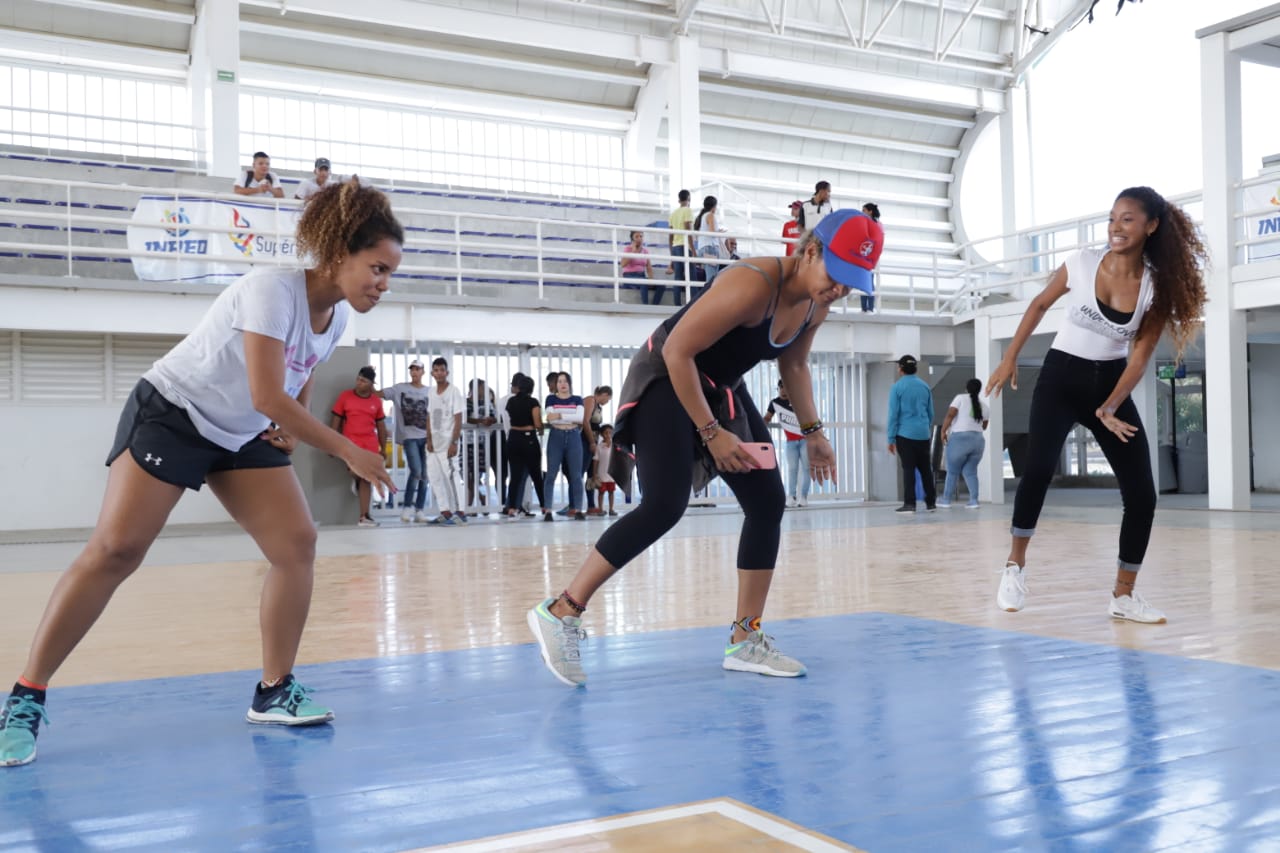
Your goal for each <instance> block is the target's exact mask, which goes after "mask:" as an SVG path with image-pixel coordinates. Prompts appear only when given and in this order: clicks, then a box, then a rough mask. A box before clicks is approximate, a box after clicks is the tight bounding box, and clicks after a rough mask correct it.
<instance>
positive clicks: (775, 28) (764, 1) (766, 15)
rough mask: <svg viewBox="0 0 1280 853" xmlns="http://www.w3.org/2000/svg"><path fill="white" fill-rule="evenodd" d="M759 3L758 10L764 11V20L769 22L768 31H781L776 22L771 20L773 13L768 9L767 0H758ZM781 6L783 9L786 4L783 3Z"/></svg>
mask: <svg viewBox="0 0 1280 853" xmlns="http://www.w3.org/2000/svg"><path fill="white" fill-rule="evenodd" d="M782 2H783V3H784V4H785V3H786V2H787V0H782ZM759 3H760V10H761V11H762V12H764V19H765V22H766V23H768V24H769V31H770V32H771V33H773V34H774V35H777V34H778V33H780V32H782V30H781V29H779V28H778V24H777V22H776V21H774V20H773V13H772V12H770V11H769V0H759ZM783 8H784V9H785V8H786V6H785V5H784V6H783Z"/></svg>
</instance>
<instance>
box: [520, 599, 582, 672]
mask: <svg viewBox="0 0 1280 853" xmlns="http://www.w3.org/2000/svg"><path fill="white" fill-rule="evenodd" d="M555 603H556V600H555V599H554V598H548V599H547V600H546V601H544V602H542V603H541V604H539V605H538V606H537V607H535V608H533V609H532V610H530V611H529V615H528V620H529V630H530V631H532V632H533V637H534V639H535V640H537V641H538V649H539V651H541V652H542V662H543V663H545V664H546V665H547V669H549V670H551V674H552V675H554V676H555V677H556V678H558V679H560V680H561V681H563V682H564V683H565V684H567V685H569V686H570V687H578V686H580V685H583V684H586V683H587V674H586V673H585V672H583V671H582V655H581V653H580V652H579V649H578V644H579V643H580V642H581V641H583V640H585V639H586V638H587V632H586V631H584V630H582V620H581V619H580V618H578V617H577V616H566V617H564V618H563V619H561V618H559V617H558V616H556V615H555V614H553V613H552V612H551V609H550V608H551V605H553V604H555Z"/></svg>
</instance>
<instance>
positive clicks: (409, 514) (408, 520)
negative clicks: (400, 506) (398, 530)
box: [400, 508, 413, 524]
mask: <svg viewBox="0 0 1280 853" xmlns="http://www.w3.org/2000/svg"><path fill="white" fill-rule="evenodd" d="M400 520H401V521H402V522H404V523H405V524H412V523H413V510H411V509H407V508H406V509H405V511H404V512H402V513H400Z"/></svg>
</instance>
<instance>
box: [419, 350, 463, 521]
mask: <svg viewBox="0 0 1280 853" xmlns="http://www.w3.org/2000/svg"><path fill="white" fill-rule="evenodd" d="M431 378H432V379H434V380H435V387H434V388H433V389H431V393H430V395H428V397H427V416H428V420H429V426H430V428H429V429H428V430H427V479H428V480H429V481H430V482H431V494H432V496H433V497H435V501H436V508H437V509H439V510H440V515H439V516H437V517H436V518H433V519H431V522H430V523H431V524H458V523H459V522H465V521H466V520H467V517H466V515H465V514H464V513H463V512H462V511H461V510H462V505H461V502H460V501H459V500H458V478H457V475H456V474H455V472H454V467H453V464H454V460H455V459H457V457H458V442H459V438H460V436H461V435H462V413H463V411H465V410H466V401H465V400H463V398H462V392H461V391H459V390H458V389H457V388H455V387H453V386H452V385H450V384H449V362H447V361H445V360H444V359H443V358H437V359H436V360H435V361H433V362H431Z"/></svg>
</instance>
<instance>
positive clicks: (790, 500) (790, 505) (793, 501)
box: [787, 498, 796, 509]
mask: <svg viewBox="0 0 1280 853" xmlns="http://www.w3.org/2000/svg"><path fill="white" fill-rule="evenodd" d="M795 505H796V499H795V498H787V509H792V508H793V507H794V506H795Z"/></svg>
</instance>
